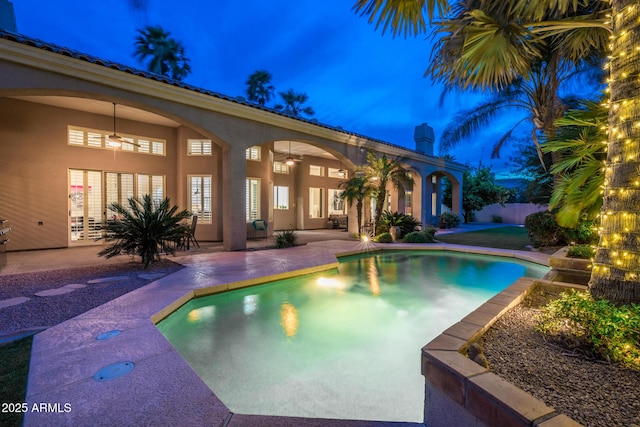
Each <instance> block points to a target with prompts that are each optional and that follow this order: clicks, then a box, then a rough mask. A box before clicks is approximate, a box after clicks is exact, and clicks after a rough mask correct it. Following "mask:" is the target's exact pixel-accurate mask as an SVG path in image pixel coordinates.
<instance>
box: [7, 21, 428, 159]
mask: <svg viewBox="0 0 640 427" xmlns="http://www.w3.org/2000/svg"><path fill="white" fill-rule="evenodd" d="M0 39H3V40H9V41H12V42H16V43H21V44H24V45H27V46H31V47H35V48H38V49H42V50H46V51H49V52H53V53H57V54H59V55H63V56H68V57H70V58H74V59H79V60H81V61H87V62H90V63H92V64H96V65H101V66H103V67H107V68H111V69H113V70H117V71H121V72H124V73H129V74H133V75H135V76H139V77H143V78H146V79H150V80H155V81H157V82H160V83H164V84H168V85H171V86H177V87H180V88H183V89H186V90H190V91H193V92H198V93H202V94H204V95H209V96H213V97H215V98H220V99H224V100H226V101H229V102H235V103H237V104H242V105H246V106H248V107H252V108H257V109H259V110H264V111H268V112H270V113H273V114H278V115H280V116H285V117H290V118H292V119H294V120H299V121H302V122H306V123H309V124H313V125H316V126H320V127H323V128H327V129H330V130H333V131H336V132H341V133H344V134H347V135H353V136H355V137H358V138H364V139H368V140H369V141H373V142H376V143H380V144H384V145H388V146H390V147H394V148H398V149H401V150H405V151H409V152H412V153H416V154H420V155H423V156H427V157H431V156H428V155H427V154H425V153H422V152H420V151H416V150H413V149H411V148H407V147H403V146H401V145H397V144H392V143H390V142H386V141H382V140H380V139H376V138H371V137H368V136H366V135H361V134H358V133H355V132H349V131H345V130H344V129H342V127H340V126H332V125H328V124H324V123H320V122H318V120H317V119H306V118H304V117H299V116H292V115H289V114H285V113H283V112H282V111H278V110H274V109H273V108H269V107H264V106H262V105H259V104H256V103H253V102H249V101H247V100H246V99H245V98H244V97H242V96H237V97H232V96H228V95H224V94H222V93H219V92H214V91H212V90H209V89H203V88H200V87H197V86H193V85H190V84H188V83H184V82H182V81H179V80H174V79H171V78H169V77H167V76H164V75H159V74H155V73H151V72H149V71H143V70H140V69H138V68H133V67H130V66H128V65H123V64H120V63H117V62H113V61H108V60H105V59H102V58H98V57H97V56H93V55H89V54H86V53H83V52H79V51H77V50H74V49H69V48H67V47H63V46H58V45H55V44H53V43H49V42H45V41H43V40H39V39H34V38H31V37H27V36H25V35H22V34H18V33H14V32H11V31H7V30H5V29H3V28H0Z"/></svg>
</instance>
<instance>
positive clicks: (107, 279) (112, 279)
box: [87, 276, 129, 285]
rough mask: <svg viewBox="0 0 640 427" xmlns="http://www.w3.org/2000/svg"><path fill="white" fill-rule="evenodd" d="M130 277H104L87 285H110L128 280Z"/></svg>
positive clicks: (90, 281)
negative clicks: (110, 283)
mask: <svg viewBox="0 0 640 427" xmlns="http://www.w3.org/2000/svg"><path fill="white" fill-rule="evenodd" d="M128 278H129V276H111V277H102V278H100V279H93V280H89V281H88V282H87V283H88V284H90V285H95V284H98V283H109V282H119V281H121V280H127V279H128Z"/></svg>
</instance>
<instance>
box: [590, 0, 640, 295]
mask: <svg viewBox="0 0 640 427" xmlns="http://www.w3.org/2000/svg"><path fill="white" fill-rule="evenodd" d="M611 6H612V9H613V11H612V14H611V15H612V19H613V23H612V24H613V39H612V46H613V52H612V59H611V65H610V66H611V70H610V71H611V74H610V78H611V83H610V86H609V88H610V96H611V98H610V110H609V144H608V150H607V160H606V164H605V190H604V199H603V206H602V212H601V220H602V221H601V222H602V224H601V230H600V243H599V245H598V249H597V251H596V255H595V259H594V263H593V271H592V273H591V281H590V283H589V289H590V292H591V294H592V295H593V296H594V297H595V298H601V299H607V300H609V301H611V302H614V303H617V304H626V303H630V302H636V303H638V302H640V106H639V103H640V82H638V75H639V74H640V50H638V49H636V46H637V45H638V44H640V25H639V24H638V21H639V18H640V6H639V5H638V4H637V0H612V1H611Z"/></svg>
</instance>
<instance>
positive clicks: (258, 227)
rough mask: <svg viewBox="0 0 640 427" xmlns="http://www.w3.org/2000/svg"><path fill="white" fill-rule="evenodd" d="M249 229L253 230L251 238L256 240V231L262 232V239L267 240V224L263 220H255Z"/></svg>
mask: <svg viewBox="0 0 640 427" xmlns="http://www.w3.org/2000/svg"><path fill="white" fill-rule="evenodd" d="M251 227H252V228H253V238H254V239H255V238H256V235H257V233H258V231H264V238H265V240H266V238H267V228H269V223H268V222H267V221H265V220H264V219H256V220H255V221H253V222H252V223H251Z"/></svg>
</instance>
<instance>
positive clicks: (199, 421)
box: [24, 241, 548, 426]
mask: <svg viewBox="0 0 640 427" xmlns="http://www.w3.org/2000/svg"><path fill="white" fill-rule="evenodd" d="M385 249H389V250H398V249H408V250H411V249H419V250H447V251H454V252H467V253H477V254H486V255H498V256H502V257H513V258H517V259H522V260H525V261H531V262H535V263H538V264H543V265H548V262H547V260H546V259H545V256H543V255H541V254H536V253H529V252H520V251H507V250H497V249H490V248H477V247H466V246H460V245H448V244H429V245H424V244H398V243H394V244H375V245H371V244H369V245H363V244H362V243H360V242H355V241H325V242H316V243H310V244H308V245H305V246H303V247H296V248H291V249H282V250H270V251H255V252H222V253H212V254H199V255H194V256H192V257H185V258H184V259H179V260H178V261H179V262H180V263H182V264H184V265H185V266H186V268H184V269H182V270H180V271H178V272H176V273H174V274H171V275H170V276H166V277H164V278H161V279H159V280H156V281H154V282H152V283H150V284H148V285H146V286H144V287H142V288H140V289H137V290H135V291H133V292H130V293H128V294H126V295H123V296H122V297H120V298H117V299H115V300H113V301H110V302H108V303H106V304H103V305H101V306H99V307H97V308H95V309H93V310H90V311H88V312H86V313H84V314H82V315H80V316H77V317H75V318H73V319H70V320H68V321H66V322H63V323H61V324H59V325H57V326H55V327H53V328H50V329H48V330H46V331H43V332H41V333H39V334H37V335H36V336H35V337H34V341H33V347H32V356H31V364H30V371H29V379H28V386H27V399H26V401H27V402H26V403H27V407H28V410H27V412H26V413H25V418H24V425H25V426H38V425H46V424H48V425H52V424H55V425H82V424H91V425H96V422H97V421H96V420H99V421H98V424H100V423H103V424H105V425H113V424H121V425H139V424H151V423H153V424H157V423H162V424H179V425H203V424H206V425H220V426H234V425H246V424H243V423H244V422H245V421H246V420H251V421H250V423H251V425H283V426H284V425H300V426H305V425H308V426H311V425H313V426H324V425H344V426H382V425H398V426H401V425H404V426H413V425H422V424H416V423H402V422H374V421H358V420H322V419H313V418H291V417H273V416H259V415H251V416H249V415H242V414H234V413H232V412H231V411H230V410H229V409H228V408H226V406H225V405H224V404H223V403H222V402H221V401H220V400H219V399H218V398H217V396H216V395H215V394H214V393H213V392H212V391H211V390H210V389H209V388H208V387H207V386H206V384H205V383H204V382H203V381H202V380H201V379H200V378H199V377H198V376H197V375H196V374H195V372H194V371H193V370H192V369H191V367H190V366H189V365H188V364H187V363H186V361H184V359H182V357H181V356H180V355H179V354H178V352H177V351H176V350H175V349H174V348H173V347H172V346H171V345H170V344H169V343H168V342H167V341H166V339H165V338H164V336H163V335H162V334H161V333H160V331H159V330H158V329H157V328H156V326H155V323H157V322H159V321H160V320H161V319H162V318H164V317H166V316H167V315H168V314H169V313H170V312H172V311H174V310H175V309H176V308H177V307H179V306H181V305H182V304H184V303H185V302H186V301H188V300H189V299H191V298H192V297H194V296H201V295H205V294H211V293H217V292H222V291H224V290H228V289H236V288H239V287H246V286H253V285H256V284H259V283H260V284H261V283H264V282H265V278H266V279H267V281H272V280H279V279H281V278H285V277H292V276H297V275H300V274H307V273H309V272H313V271H320V270H326V269H332V268H335V267H336V266H337V258H338V257H342V256H347V255H353V254H359V253H363V252H371V251H373V250H385ZM269 279H270V280H269ZM210 285H213V286H210ZM114 329H117V330H121V331H122V333H121V334H119V335H118V336H117V337H115V338H112V339H108V340H96V339H95V338H96V336H97V335H99V334H101V333H104V332H107V331H109V330H114ZM123 361H128V362H131V363H133V364H134V365H135V368H134V369H133V371H131V372H130V373H129V374H128V375H126V376H122V377H120V378H117V379H113V380H109V381H95V380H94V379H93V376H94V374H96V372H98V370H100V369H101V368H103V367H104V366H107V365H110V364H112V363H116V362H123ZM66 403H68V404H69V405H70V410H68V411H67V410H66V409H67V407H65V404H66ZM41 404H44V406H41ZM34 405H35V406H34ZM39 409H42V410H39ZM242 420H245V421H242ZM247 422H248V421H247Z"/></svg>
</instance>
